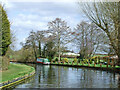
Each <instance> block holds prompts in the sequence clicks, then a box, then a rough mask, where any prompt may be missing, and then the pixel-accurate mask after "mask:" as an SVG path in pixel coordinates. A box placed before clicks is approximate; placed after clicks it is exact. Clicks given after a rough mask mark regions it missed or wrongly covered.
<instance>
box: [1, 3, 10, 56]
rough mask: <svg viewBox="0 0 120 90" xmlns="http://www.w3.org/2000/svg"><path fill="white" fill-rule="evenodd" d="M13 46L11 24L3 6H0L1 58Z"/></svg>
mask: <svg viewBox="0 0 120 90" xmlns="http://www.w3.org/2000/svg"><path fill="white" fill-rule="evenodd" d="M10 44H11V37H10V22H9V20H8V16H7V13H6V11H5V10H4V8H3V7H2V5H1V4H0V56H4V55H5V54H6V52H7V49H8V47H9V45H10Z"/></svg>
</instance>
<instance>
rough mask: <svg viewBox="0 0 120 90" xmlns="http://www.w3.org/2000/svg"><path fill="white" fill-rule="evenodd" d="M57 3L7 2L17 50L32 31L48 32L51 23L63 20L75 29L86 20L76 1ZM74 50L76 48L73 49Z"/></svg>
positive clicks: (34, 1)
mask: <svg viewBox="0 0 120 90" xmlns="http://www.w3.org/2000/svg"><path fill="white" fill-rule="evenodd" d="M68 1H69V0H66V1H64V2H63V1H61V2H55V1H49V2H48V1H46V0H45V2H43V1H38V0H37V1H36V0H33V1H32V2H29V0H27V1H26V0H24V2H23V1H18V2H15V0H8V1H7V0H5V1H4V6H5V9H6V11H7V14H8V18H9V20H10V22H11V30H13V31H14V32H15V35H16V39H17V42H16V49H17V50H18V49H20V48H21V46H20V42H24V41H25V38H26V37H28V35H29V32H30V31H31V30H34V31H37V30H47V28H48V27H47V24H48V22H49V21H52V20H54V19H55V18H61V19H62V20H65V21H66V22H67V23H68V26H70V27H71V29H73V28H74V27H76V25H77V24H78V23H80V22H81V21H82V20H85V18H84V17H83V15H82V13H80V10H79V5H78V4H77V2H74V1H75V0H70V1H69V2H68ZM73 49H74V48H73Z"/></svg>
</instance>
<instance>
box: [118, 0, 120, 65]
mask: <svg viewBox="0 0 120 90" xmlns="http://www.w3.org/2000/svg"><path fill="white" fill-rule="evenodd" d="M118 16H120V1H119V5H118ZM118 24H119V25H118V65H120V17H118Z"/></svg>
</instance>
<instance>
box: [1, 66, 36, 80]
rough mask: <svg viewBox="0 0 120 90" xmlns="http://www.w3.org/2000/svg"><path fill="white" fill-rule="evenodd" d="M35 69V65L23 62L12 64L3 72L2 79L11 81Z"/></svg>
mask: <svg viewBox="0 0 120 90" xmlns="http://www.w3.org/2000/svg"><path fill="white" fill-rule="evenodd" d="M32 71H34V67H31V66H27V65H23V64H10V65H9V66H8V70H6V71H3V72H2V81H0V82H5V81H8V80H9V81H10V80H13V79H15V78H18V77H21V76H24V75H26V74H30V73H31V72H32Z"/></svg>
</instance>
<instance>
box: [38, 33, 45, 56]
mask: <svg viewBox="0 0 120 90" xmlns="http://www.w3.org/2000/svg"><path fill="white" fill-rule="evenodd" d="M43 39H44V32H43V31H37V32H36V40H37V42H38V48H39V56H41V55H42V49H41V43H42V42H43Z"/></svg>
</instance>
